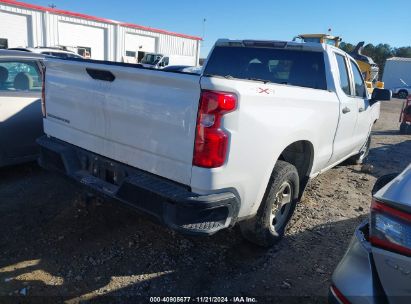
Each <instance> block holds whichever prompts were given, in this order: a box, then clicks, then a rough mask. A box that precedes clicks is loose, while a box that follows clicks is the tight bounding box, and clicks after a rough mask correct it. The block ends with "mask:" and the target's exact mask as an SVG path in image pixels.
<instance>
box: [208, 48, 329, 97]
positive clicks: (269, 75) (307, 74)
mask: <svg viewBox="0 0 411 304" xmlns="http://www.w3.org/2000/svg"><path fill="white" fill-rule="evenodd" d="M204 75H210V76H222V77H226V78H237V79H248V80H261V81H267V82H272V83H278V84H286V85H292V86H299V87H306V88H313V89H320V90H326V89H327V80H326V76H325V67H324V54H323V53H322V52H312V51H301V50H287V49H275V48H261V47H216V48H214V51H213V53H212V54H211V57H210V59H209V60H208V63H207V66H206V69H205V71H204Z"/></svg>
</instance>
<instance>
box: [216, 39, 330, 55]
mask: <svg viewBox="0 0 411 304" xmlns="http://www.w3.org/2000/svg"><path fill="white" fill-rule="evenodd" d="M215 46H233V47H234V46H236V47H246V46H253V47H268V48H284V49H296V50H297V49H300V50H307V51H308V50H310V51H317V52H322V51H324V50H325V49H326V48H327V47H328V46H330V45H326V44H323V43H314V42H296V41H281V40H251V39H250V40H249V39H243V40H231V39H219V40H217V42H216V43H215Z"/></svg>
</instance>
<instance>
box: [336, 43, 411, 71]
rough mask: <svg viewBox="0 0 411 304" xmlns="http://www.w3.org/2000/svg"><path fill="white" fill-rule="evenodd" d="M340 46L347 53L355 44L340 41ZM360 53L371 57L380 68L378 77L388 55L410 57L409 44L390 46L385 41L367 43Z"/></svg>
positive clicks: (410, 47)
mask: <svg viewBox="0 0 411 304" xmlns="http://www.w3.org/2000/svg"><path fill="white" fill-rule="evenodd" d="M340 48H341V49H342V50H344V51H346V52H347V53H349V52H351V51H353V50H354V49H355V45H353V44H351V43H348V42H342V43H341V44H340ZM362 53H363V54H364V55H366V56H368V57H371V58H372V59H373V60H374V61H375V63H376V64H377V65H378V67H379V68H380V73H379V79H381V78H382V75H383V73H384V66H385V62H386V61H387V59H388V58H390V57H406V58H411V46H404V47H399V48H392V47H391V46H390V45H389V44H387V43H379V44H377V45H373V44H372V43H369V44H367V45H365V46H364V48H363V50H362Z"/></svg>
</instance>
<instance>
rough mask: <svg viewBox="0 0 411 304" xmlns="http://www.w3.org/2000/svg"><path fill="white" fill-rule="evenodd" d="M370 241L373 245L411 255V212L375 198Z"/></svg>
mask: <svg viewBox="0 0 411 304" xmlns="http://www.w3.org/2000/svg"><path fill="white" fill-rule="evenodd" d="M370 242H371V244H372V245H373V246H376V247H380V248H383V249H386V250H390V251H394V252H397V253H400V254H403V255H407V256H411V214H409V213H406V212H403V211H400V210H398V209H395V208H392V207H390V206H387V205H386V204H384V203H381V202H379V201H376V200H374V201H373V202H372V205H371V225H370Z"/></svg>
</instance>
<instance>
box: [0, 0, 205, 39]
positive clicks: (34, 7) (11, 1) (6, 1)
mask: <svg viewBox="0 0 411 304" xmlns="http://www.w3.org/2000/svg"><path fill="white" fill-rule="evenodd" d="M0 4H7V5H12V6H17V7H22V8H26V9H32V10H37V11H42V12H49V13H52V14H56V15H64V16H70V17H75V18H81V19H87V20H91V21H96V22H103V23H109V24H118V25H121V26H124V27H129V28H135V29H140V30H145V31H149V32H154V33H159V34H166V35H172V36H177V37H181V38H187V39H193V40H202V38H200V37H197V36H190V35H185V34H179V33H174V32H170V31H165V30H160V29H156V28H152V27H147V26H143V25H138V24H132V23H126V22H120V21H115V20H110V19H105V18H100V17H94V16H90V15H85V14H81V13H75V12H71V11H65V10H60V9H55V8H50V7H44V6H40V5H35V4H29V3H24V2H19V1H14V0H0Z"/></svg>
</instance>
